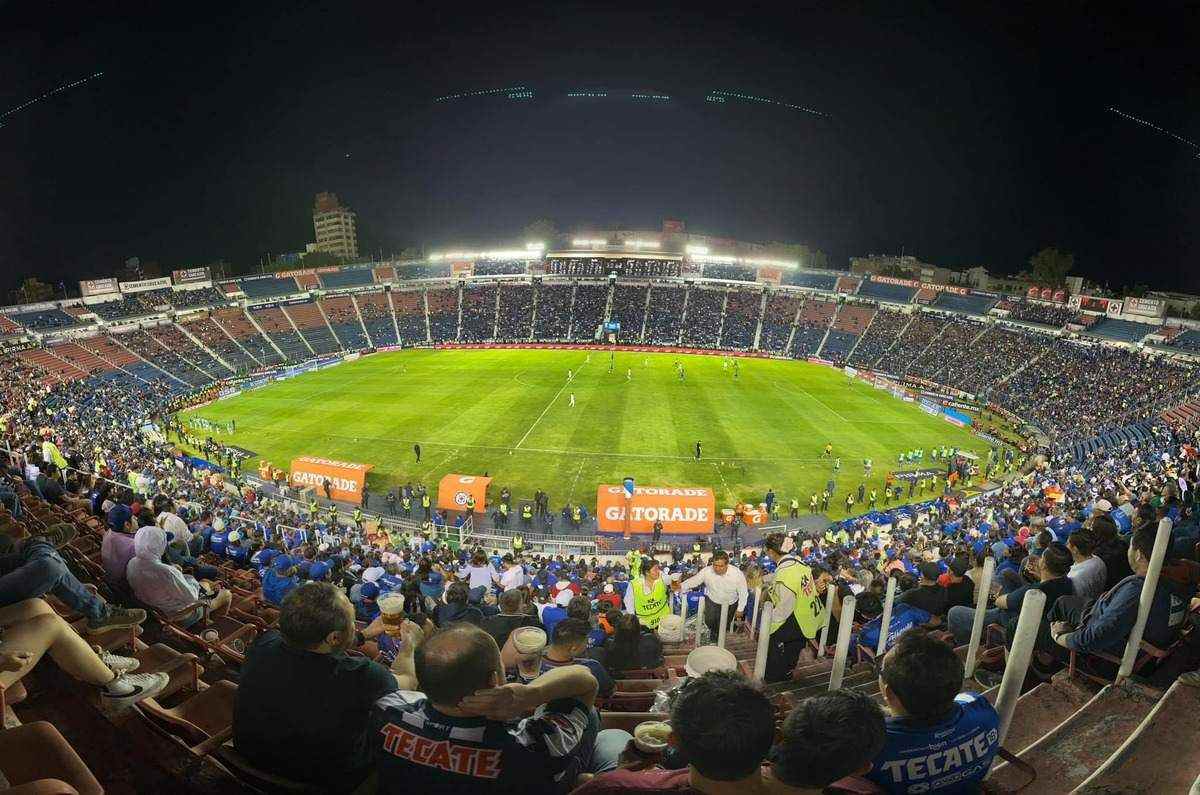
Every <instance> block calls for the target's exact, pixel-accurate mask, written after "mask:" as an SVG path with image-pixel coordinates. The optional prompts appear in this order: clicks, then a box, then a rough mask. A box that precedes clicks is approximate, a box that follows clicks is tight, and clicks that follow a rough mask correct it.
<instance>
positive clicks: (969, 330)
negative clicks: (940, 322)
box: [904, 318, 984, 381]
mask: <svg viewBox="0 0 1200 795" xmlns="http://www.w3.org/2000/svg"><path fill="white" fill-rule="evenodd" d="M983 330H984V326H983V324H981V323H977V322H974V321H971V320H964V319H961V318H951V319H950V320H949V321H947V322H946V323H945V325H944V326H943V328H942V331H941V333H940V334H939V336H938V337H937V339H936V341H935V342H934V343H933V344H931V345H929V346H927V347H926V348H925V350H924V351H922V352H921V353H920V354H918V355H917V357H916V358H914V359H913V360H912V362H910V363H909V365H908V367H906V368H905V371H904V372H905V374H906V375H915V376H919V377H921V378H927V379H929V380H931V381H936V380H938V379H937V375H938V373H939V372H940V371H941V369H942V367H943V366H944V365H945V364H946V360H947V358H948V357H950V356H952V355H953V354H954V352H955V351H965V350H970V349H971V344H970V343H971V341H972V340H974V339H975V338H976V337H978V336H979V335H980V333H981V332H983Z"/></svg>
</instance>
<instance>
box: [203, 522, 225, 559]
mask: <svg viewBox="0 0 1200 795" xmlns="http://www.w3.org/2000/svg"><path fill="white" fill-rule="evenodd" d="M228 540H229V533H227V532H226V531H225V520H224V519H220V518H218V519H216V520H214V521H213V526H212V532H211V533H210V534H209V536H208V551H209V552H211V553H213V554H214V555H216V556H217V557H222V558H223V557H225V544H226V542H227V541H228Z"/></svg>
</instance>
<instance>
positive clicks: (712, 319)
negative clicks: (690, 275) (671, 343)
mask: <svg viewBox="0 0 1200 795" xmlns="http://www.w3.org/2000/svg"><path fill="white" fill-rule="evenodd" d="M725 296H726V292H725V290H702V289H699V288H696V287H693V288H692V289H691V290H689V291H688V299H687V322H686V323H684V324H683V344H684V345H686V346H687V347H689V348H715V347H717V344H718V343H719V342H720V338H721V313H722V311H723V310H724V308H725Z"/></svg>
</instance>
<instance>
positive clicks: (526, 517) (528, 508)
mask: <svg viewBox="0 0 1200 795" xmlns="http://www.w3.org/2000/svg"><path fill="white" fill-rule="evenodd" d="M521 524H523V525H525V529H526V530H528V529H529V528H530V526H532V525H533V506H532V505H530V504H529V503H527V502H526V503H522V505H521Z"/></svg>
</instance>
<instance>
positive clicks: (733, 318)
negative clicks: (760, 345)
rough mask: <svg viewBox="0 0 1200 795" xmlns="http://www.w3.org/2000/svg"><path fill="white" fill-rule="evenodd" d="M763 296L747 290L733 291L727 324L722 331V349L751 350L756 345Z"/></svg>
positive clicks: (731, 292) (727, 307) (726, 309)
mask: <svg viewBox="0 0 1200 795" xmlns="http://www.w3.org/2000/svg"><path fill="white" fill-rule="evenodd" d="M761 309H762V295H761V294H759V293H757V292H751V291H746V290H731V291H730V292H729V303H728V304H727V305H726V308H725V323H724V326H723V327H722V329H721V347H722V348H725V349H728V350H742V351H744V350H749V349H750V348H751V347H752V346H753V345H754V334H755V332H756V331H757V330H758V317H759V315H760V314H761Z"/></svg>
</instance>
